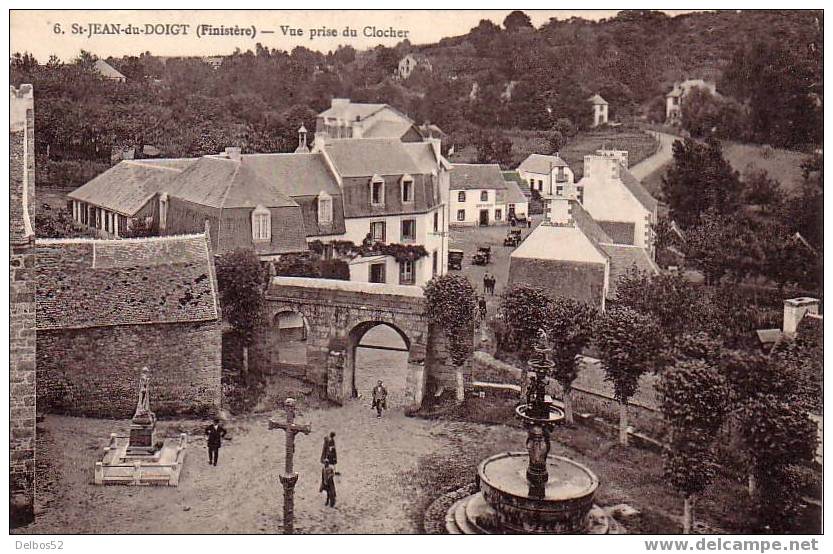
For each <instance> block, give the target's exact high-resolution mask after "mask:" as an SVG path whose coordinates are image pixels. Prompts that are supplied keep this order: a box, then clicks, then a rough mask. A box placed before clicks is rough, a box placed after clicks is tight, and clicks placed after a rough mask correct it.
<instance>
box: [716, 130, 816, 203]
mask: <svg viewBox="0 0 833 554" xmlns="http://www.w3.org/2000/svg"><path fill="white" fill-rule="evenodd" d="M723 157H724V158H726V160H728V162H729V163H730V164H732V167H733V168H735V170H737V171H739V172H740V174H741V178H742V177H743V175H744V173H746V171H747V168H750V167H752V168H755V169H763V170H765V171H766V172H767V173H768V174H769V176H770V178H773V179H776V180H777V181H778V182H779V183H781V186H782V187H783V189H784V191H786V192H795V191H796V190H797V189H798V188H799V187H800V186H801V181H802V179H801V163H802V162H803V161H804V160H805V159H807V157H808V155H807V154H805V153H803V152H796V151H794V150H784V149H781V148H772V147H771V146H766V145H760V144H739V143H734V142H727V143H725V144H724V145H723Z"/></svg>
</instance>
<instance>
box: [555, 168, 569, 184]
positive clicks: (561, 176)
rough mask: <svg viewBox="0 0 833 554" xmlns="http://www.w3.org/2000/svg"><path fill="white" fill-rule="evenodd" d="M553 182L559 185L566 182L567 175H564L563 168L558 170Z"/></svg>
mask: <svg viewBox="0 0 833 554" xmlns="http://www.w3.org/2000/svg"><path fill="white" fill-rule="evenodd" d="M555 180H556V181H557V182H559V183H563V182H564V181H566V180H567V175H566V174H565V173H564V168H563V167H559V168H558V175H557V176H556V178H555Z"/></svg>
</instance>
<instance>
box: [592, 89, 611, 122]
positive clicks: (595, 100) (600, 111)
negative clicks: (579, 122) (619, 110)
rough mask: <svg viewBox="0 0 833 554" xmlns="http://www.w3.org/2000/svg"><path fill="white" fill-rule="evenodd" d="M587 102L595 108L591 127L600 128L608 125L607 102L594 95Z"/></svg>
mask: <svg viewBox="0 0 833 554" xmlns="http://www.w3.org/2000/svg"><path fill="white" fill-rule="evenodd" d="M587 101H588V102H589V103H590V104H591V105H592V106H593V123H592V125H591V126H592V127H598V126H599V125H605V124H607V108H608V103H607V100H605V99H604V98H602V97H601V96H599V95H598V94H594V95H593V96H591V97H590V98H588V99H587Z"/></svg>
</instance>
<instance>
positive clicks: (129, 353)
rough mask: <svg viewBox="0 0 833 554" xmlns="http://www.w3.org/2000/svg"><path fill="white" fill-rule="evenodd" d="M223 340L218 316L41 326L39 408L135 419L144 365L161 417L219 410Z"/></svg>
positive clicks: (155, 410)
mask: <svg viewBox="0 0 833 554" xmlns="http://www.w3.org/2000/svg"><path fill="white" fill-rule="evenodd" d="M221 340H222V339H221V329H220V323H219V322H218V321H209V322H195V323H159V324H147V325H121V326H111V327H92V328H84V329H59V330H46V331H43V330H42V331H38V336H37V347H38V352H37V363H38V369H37V373H38V384H37V392H38V408H39V410H40V411H45V412H52V413H64V414H72V415H83V416H91V417H113V418H120V419H122V418H130V417H131V416H132V415H133V413H134V411H135V410H136V401H137V396H136V395H137V390H138V383H139V374H140V371H141V369H142V368H143V367H147V368H148V369H149V370H150V375H151V380H150V386H151V389H150V401H151V409H152V410H153V411H154V412H156V413H157V414H158V415H171V414H199V415H205V414H209V413H214V412H215V411H216V410H218V409H219V408H220V403H221V397H222V386H221V383H220V379H221V375H222V370H221Z"/></svg>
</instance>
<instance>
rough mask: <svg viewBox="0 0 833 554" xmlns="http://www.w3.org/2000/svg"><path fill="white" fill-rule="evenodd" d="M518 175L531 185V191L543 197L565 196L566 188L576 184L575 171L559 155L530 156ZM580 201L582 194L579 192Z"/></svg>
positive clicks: (520, 166)
mask: <svg viewBox="0 0 833 554" xmlns="http://www.w3.org/2000/svg"><path fill="white" fill-rule="evenodd" d="M518 175H520V176H521V179H523V180H524V181H526V182H527V183H529V189H530V190H535V191H538V192H539V193H540V194H541V196H544V197H546V196H563V195H564V193H565V188H566V187H569V186H570V185H572V184H573V183H574V180H575V176H574V175H573V170H572V169H570V166H569V165H567V162H565V161H564V160H562V159H561V158H560V157H559V156H558V154H556V155H554V156H545V155H543V154H530V155H529V157H527V158H526V159H525V160H524V161H523V162H521V165H519V166H518ZM579 200H581V192H580V191H579Z"/></svg>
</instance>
